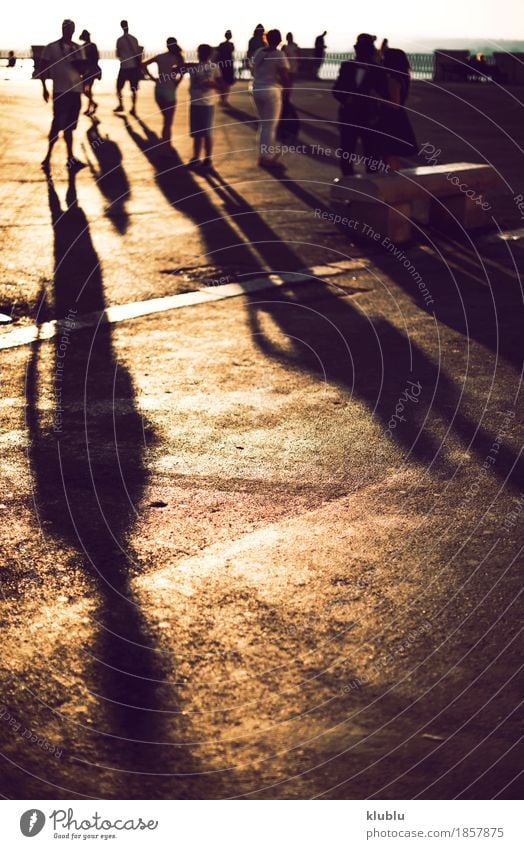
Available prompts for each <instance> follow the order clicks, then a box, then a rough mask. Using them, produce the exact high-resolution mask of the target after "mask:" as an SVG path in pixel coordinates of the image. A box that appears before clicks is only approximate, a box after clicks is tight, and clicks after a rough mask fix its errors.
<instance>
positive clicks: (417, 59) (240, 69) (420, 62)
mask: <svg viewBox="0 0 524 849" xmlns="http://www.w3.org/2000/svg"><path fill="white" fill-rule="evenodd" d="M156 52H157V51H151V50H146V52H145V55H146V57H150V56H154V55H155V53H156ZM184 52H185V57H186V61H188V62H196V61H197V52H196V50H186V51H184ZM311 52H312V51H310V50H307V51H305V53H307V54H310V53H311ZM4 55H5V56H7V50H0V56H4ZM16 55H17V58H18V59H30V58H31V51H30V50H28V51H17V54H16ZM408 56H409V61H410V63H411V70H412V77H413V79H415V80H427V79H431V78H432V77H433V67H434V59H433V53H409V54H408ZM100 58H101V59H104V60H108V59H115V52H114V50H101V51H100ZM352 58H353V53H352V52H351V51H349V52H347V53H334V52H333V53H331V52H330V53H326V55H325V56H324V61H323V62H322V65H321V67H320V71H319V74H318V76H319V78H320V79H321V80H335V79H336V78H337V75H338V69H339V67H340V63H341V62H344V61H345V60H346V59H352ZM310 61H314V60H313V58H312V57H311V58H310V57H309V56H308V55H306V56H305V57H303V58H302V62H303V63H304V62H307V63H309V62H310ZM234 64H235V72H236V76H237V79H248V78H249V77H250V76H251V75H250V72H249V69H248V64H247V56H246V53H245V52H244V51H240V50H237V51H236V52H235V58H234ZM306 76H307V75H306Z"/></svg>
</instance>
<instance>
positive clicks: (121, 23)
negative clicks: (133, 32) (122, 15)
mask: <svg viewBox="0 0 524 849" xmlns="http://www.w3.org/2000/svg"><path fill="white" fill-rule="evenodd" d="M120 26H121V27H122V29H123V30H124V33H125V34H126V35H127V33H128V32H129V24H128V22H127V21H120Z"/></svg>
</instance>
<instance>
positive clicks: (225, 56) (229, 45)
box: [217, 29, 235, 106]
mask: <svg viewBox="0 0 524 849" xmlns="http://www.w3.org/2000/svg"><path fill="white" fill-rule="evenodd" d="M232 37H233V36H232V35H231V30H230V29H228V30H226V33H225V35H224V38H225V41H222V42H221V43H220V44H219V45H218V49H217V61H218V67H219V68H220V73H221V74H222V91H221V93H220V103H221V105H222V106H229V103H228V99H227V98H228V96H229V91H230V89H231V86H232V85H233V83H234V82H235V64H234V55H235V45H234V44H233V42H232V41H231V39H232Z"/></svg>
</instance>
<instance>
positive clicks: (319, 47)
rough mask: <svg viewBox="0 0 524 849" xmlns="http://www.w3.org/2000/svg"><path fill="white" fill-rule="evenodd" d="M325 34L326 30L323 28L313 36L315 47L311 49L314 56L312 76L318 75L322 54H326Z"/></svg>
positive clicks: (322, 59) (322, 58)
mask: <svg viewBox="0 0 524 849" xmlns="http://www.w3.org/2000/svg"><path fill="white" fill-rule="evenodd" d="M326 35H327V30H324V32H323V33H321V34H320V35H317V37H316V38H315V47H314V49H313V51H314V52H313V55H314V57H315V65H314V69H315V73H314V76H316V77H318V75H319V73H320V68H321V67H322V62H323V61H324V56H325V54H326Z"/></svg>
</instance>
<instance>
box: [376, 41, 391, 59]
mask: <svg viewBox="0 0 524 849" xmlns="http://www.w3.org/2000/svg"><path fill="white" fill-rule="evenodd" d="M388 47H389V42H388V40H387V38H383V39H382V44H381V45H380V50H379V51H378V52H379V54H380V61H382V60H383V59H384V54H385V52H386V50H387V49H388Z"/></svg>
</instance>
